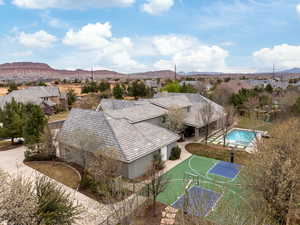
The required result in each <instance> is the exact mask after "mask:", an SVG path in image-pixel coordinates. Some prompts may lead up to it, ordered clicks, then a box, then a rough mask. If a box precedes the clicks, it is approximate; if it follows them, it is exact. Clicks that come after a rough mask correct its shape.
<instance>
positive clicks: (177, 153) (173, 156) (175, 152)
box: [169, 146, 181, 160]
mask: <svg viewBox="0 0 300 225" xmlns="http://www.w3.org/2000/svg"><path fill="white" fill-rule="evenodd" d="M180 155H181V149H180V148H179V146H176V147H174V148H172V150H171V155H170V158H169V159H170V160H177V159H180Z"/></svg>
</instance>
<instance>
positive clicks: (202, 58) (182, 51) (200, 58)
mask: <svg viewBox="0 0 300 225" xmlns="http://www.w3.org/2000/svg"><path fill="white" fill-rule="evenodd" d="M153 42H154V46H156V48H157V50H158V52H159V53H160V54H161V55H162V56H168V57H167V58H166V59H160V60H158V61H156V62H155V64H154V67H155V68H157V69H172V68H173V67H174V65H175V64H176V65H177V66H178V67H179V68H180V70H183V71H222V70H225V69H226V65H225V59H226V57H227V56H228V55H229V53H228V52H227V51H226V50H224V49H222V48H221V47H219V46H216V45H212V46H209V45H206V44H202V43H201V42H200V41H199V40H198V39H196V38H195V37H191V36H180V35H167V36H157V37H154V39H153Z"/></svg>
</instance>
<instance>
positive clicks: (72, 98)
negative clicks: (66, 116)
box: [67, 89, 76, 106]
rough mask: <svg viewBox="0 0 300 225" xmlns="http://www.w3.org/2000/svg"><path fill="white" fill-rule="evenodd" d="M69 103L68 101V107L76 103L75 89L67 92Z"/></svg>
mask: <svg viewBox="0 0 300 225" xmlns="http://www.w3.org/2000/svg"><path fill="white" fill-rule="evenodd" d="M67 101H68V105H69V106H71V105H73V104H74V102H75V101H76V94H75V91H74V89H69V90H68V92H67Z"/></svg>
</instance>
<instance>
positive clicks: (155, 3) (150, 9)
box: [142, 0, 174, 15]
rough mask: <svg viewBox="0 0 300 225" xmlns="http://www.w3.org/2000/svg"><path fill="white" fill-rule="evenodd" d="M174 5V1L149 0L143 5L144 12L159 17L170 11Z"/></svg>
mask: <svg viewBox="0 0 300 225" xmlns="http://www.w3.org/2000/svg"><path fill="white" fill-rule="evenodd" d="M173 5H174V0H147V2H146V3H144V4H143V5H142V11H144V12H146V13H149V14H152V15H158V14H161V13H163V12H166V11H168V10H169V9H170V8H172V6H173Z"/></svg>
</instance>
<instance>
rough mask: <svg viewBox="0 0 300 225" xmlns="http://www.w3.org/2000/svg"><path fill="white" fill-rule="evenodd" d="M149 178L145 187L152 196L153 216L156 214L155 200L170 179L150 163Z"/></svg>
mask: <svg viewBox="0 0 300 225" xmlns="http://www.w3.org/2000/svg"><path fill="white" fill-rule="evenodd" d="M148 173H149V180H150V182H149V183H148V184H147V188H148V191H149V194H150V197H151V198H152V203H153V204H152V206H153V216H156V200H157V197H158V195H159V194H160V193H162V192H164V191H165V190H166V188H167V186H168V184H169V183H170V179H169V177H168V176H167V175H163V172H162V171H158V170H157V169H156V166H155V164H154V163H153V164H152V165H151V168H150V169H149V172H148Z"/></svg>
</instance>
